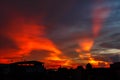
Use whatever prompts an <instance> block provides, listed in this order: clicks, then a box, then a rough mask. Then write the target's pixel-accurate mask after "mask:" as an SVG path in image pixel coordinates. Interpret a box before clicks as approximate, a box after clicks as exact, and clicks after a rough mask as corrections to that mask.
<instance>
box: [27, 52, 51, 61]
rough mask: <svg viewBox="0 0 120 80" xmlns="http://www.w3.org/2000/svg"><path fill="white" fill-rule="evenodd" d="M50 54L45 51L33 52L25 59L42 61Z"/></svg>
mask: <svg viewBox="0 0 120 80" xmlns="http://www.w3.org/2000/svg"><path fill="white" fill-rule="evenodd" d="M50 53H53V52H52V51H47V50H33V51H31V52H30V55H29V56H27V57H26V59H28V60H34V59H35V60H42V59H44V58H45V57H48V55H49V54H50Z"/></svg>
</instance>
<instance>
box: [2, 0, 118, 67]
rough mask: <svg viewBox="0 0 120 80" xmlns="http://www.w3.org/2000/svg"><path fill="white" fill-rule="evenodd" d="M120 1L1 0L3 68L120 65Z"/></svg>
mask: <svg viewBox="0 0 120 80" xmlns="http://www.w3.org/2000/svg"><path fill="white" fill-rule="evenodd" d="M119 14H120V1H119V0H0V63H12V62H17V61H29V60H36V61H42V62H44V63H45V66H46V67H48V68H51V67H54V68H56V67H59V66H65V67H76V66H78V65H82V66H84V65H86V64H87V63H91V64H92V65H93V66H94V67H109V64H111V63H114V62H119V61H120V46H119V45H120V42H119V40H120V32H119V31H120V27H119V25H120V21H119V20H120V16H119Z"/></svg>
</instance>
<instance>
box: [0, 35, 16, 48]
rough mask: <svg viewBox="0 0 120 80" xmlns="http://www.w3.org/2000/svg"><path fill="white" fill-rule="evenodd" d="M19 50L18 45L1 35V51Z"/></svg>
mask: <svg viewBox="0 0 120 80" xmlns="http://www.w3.org/2000/svg"><path fill="white" fill-rule="evenodd" d="M9 48H12V49H18V46H17V44H16V43H15V42H14V41H13V40H12V39H10V38H9V37H7V36H2V35H0V49H9Z"/></svg>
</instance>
